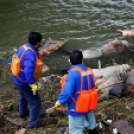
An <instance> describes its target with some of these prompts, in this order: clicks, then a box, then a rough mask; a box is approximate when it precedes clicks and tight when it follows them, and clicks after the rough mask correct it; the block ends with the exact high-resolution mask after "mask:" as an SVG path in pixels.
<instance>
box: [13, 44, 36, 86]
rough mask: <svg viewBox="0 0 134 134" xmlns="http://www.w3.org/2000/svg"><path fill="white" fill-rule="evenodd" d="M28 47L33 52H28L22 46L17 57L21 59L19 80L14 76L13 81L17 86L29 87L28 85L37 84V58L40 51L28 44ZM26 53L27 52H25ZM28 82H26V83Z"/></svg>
mask: <svg viewBox="0 0 134 134" xmlns="http://www.w3.org/2000/svg"><path fill="white" fill-rule="evenodd" d="M26 46H27V47H30V48H31V49H32V50H33V51H34V52H33V51H32V50H29V49H28V50H26V51H25V49H24V47H23V46H20V47H19V49H18V51H17V55H18V58H20V59H21V60H20V68H21V70H24V71H20V74H19V78H17V77H16V76H13V80H14V82H15V83H16V84H17V85H20V86H24V87H27V86H28V84H33V83H35V78H34V70H35V65H36V56H38V51H37V50H36V49H35V48H34V47H33V46H32V45H31V44H29V43H28V44H27V45H26ZM24 51H25V52H24ZM25 81H26V82H25Z"/></svg>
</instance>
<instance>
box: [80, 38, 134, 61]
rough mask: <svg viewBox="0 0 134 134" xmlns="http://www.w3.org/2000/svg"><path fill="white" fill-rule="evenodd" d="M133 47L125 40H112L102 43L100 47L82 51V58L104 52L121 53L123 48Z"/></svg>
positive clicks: (98, 55) (96, 55)
mask: <svg viewBox="0 0 134 134" xmlns="http://www.w3.org/2000/svg"><path fill="white" fill-rule="evenodd" d="M130 48H133V45H130V44H129V43H128V41H126V40H113V41H110V42H108V43H107V44H105V45H103V46H102V47H101V48H90V49H87V50H84V51H82V53H83V57H84V59H86V58H89V59H90V58H96V57H100V56H101V55H105V54H113V53H121V52H123V51H124V50H125V49H130Z"/></svg>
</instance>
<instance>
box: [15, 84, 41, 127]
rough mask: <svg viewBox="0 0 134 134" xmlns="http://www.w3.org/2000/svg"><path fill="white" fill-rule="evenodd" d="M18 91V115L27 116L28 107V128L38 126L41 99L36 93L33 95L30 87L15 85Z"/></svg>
mask: <svg viewBox="0 0 134 134" xmlns="http://www.w3.org/2000/svg"><path fill="white" fill-rule="evenodd" d="M17 87H18V89H19V113H20V115H24V116H25V115H27V111H28V105H29V119H28V127H34V126H36V125H37V124H38V121H39V117H40V112H41V99H40V96H39V95H38V93H37V92H36V95H33V92H32V90H31V87H23V86H19V85H17Z"/></svg>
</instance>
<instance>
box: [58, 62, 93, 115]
mask: <svg viewBox="0 0 134 134" xmlns="http://www.w3.org/2000/svg"><path fill="white" fill-rule="evenodd" d="M75 67H79V68H81V69H83V70H85V71H86V70H87V67H86V66H84V65H83V64H78V65H74V66H72V67H71V68H70V69H69V70H68V75H67V77H66V81H65V84H64V86H63V88H64V90H63V91H62V92H61V93H60V94H59V95H58V100H59V102H60V103H61V104H62V105H64V104H66V103H68V111H69V115H71V116H83V115H85V114H87V113H88V112H87V113H78V112H74V111H73V112H72V111H71V109H75V102H74V101H73V100H72V99H71V97H74V99H75V100H77V97H78V95H79V94H74V93H75V92H77V91H80V89H81V75H80V73H79V71H77V70H72V69H74V68H75ZM89 83H90V88H94V82H93V76H92V75H89ZM82 90H88V81H87V76H84V77H83V87H82Z"/></svg>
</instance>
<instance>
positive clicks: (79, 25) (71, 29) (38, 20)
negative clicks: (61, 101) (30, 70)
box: [0, 0, 134, 72]
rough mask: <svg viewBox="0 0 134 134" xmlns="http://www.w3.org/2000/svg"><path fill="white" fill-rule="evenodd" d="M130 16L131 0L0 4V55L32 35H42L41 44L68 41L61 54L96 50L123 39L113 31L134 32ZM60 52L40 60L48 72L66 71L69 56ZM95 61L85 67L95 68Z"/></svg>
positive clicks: (0, 1) (133, 9)
mask: <svg viewBox="0 0 134 134" xmlns="http://www.w3.org/2000/svg"><path fill="white" fill-rule="evenodd" d="M133 13H134V0H118V1H117V0H107V1H106V0H21V1H20V0H12V1H11V0H0V51H7V50H12V49H13V48H14V47H16V48H18V47H19V46H20V45H22V44H25V43H27V37H28V34H29V33H30V32H31V31H38V32H40V33H41V34H42V35H43V41H42V44H45V41H46V40H47V39H48V38H49V37H51V38H52V39H57V40H64V39H67V40H68V42H67V43H66V44H65V45H64V46H63V47H62V48H61V50H66V51H72V50H74V49H80V50H86V49H89V48H91V47H97V48H99V47H101V46H102V45H104V44H107V43H108V42H109V41H111V40H114V39H126V38H123V37H122V36H121V35H120V34H119V33H118V32H116V30H117V29H123V30H125V29H134V15H133ZM126 40H128V39H126ZM128 41H130V40H128ZM61 50H58V51H56V52H53V53H52V54H51V55H50V56H48V57H44V58H43V61H44V63H46V64H48V65H49V66H50V68H51V72H53V71H52V70H54V68H59V70H60V69H62V68H67V67H69V63H68V56H67V55H65V54H64V53H62V52H61ZM97 60H98V59H97ZM97 60H95V61H93V62H92V64H91V63H90V61H91V60H90V61H87V62H86V63H87V64H88V63H89V65H91V67H95V65H97ZM102 63H103V61H102ZM4 64H6V61H4V63H3V61H2V62H1V65H2V66H3V65H4ZM92 65H93V66H92Z"/></svg>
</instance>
